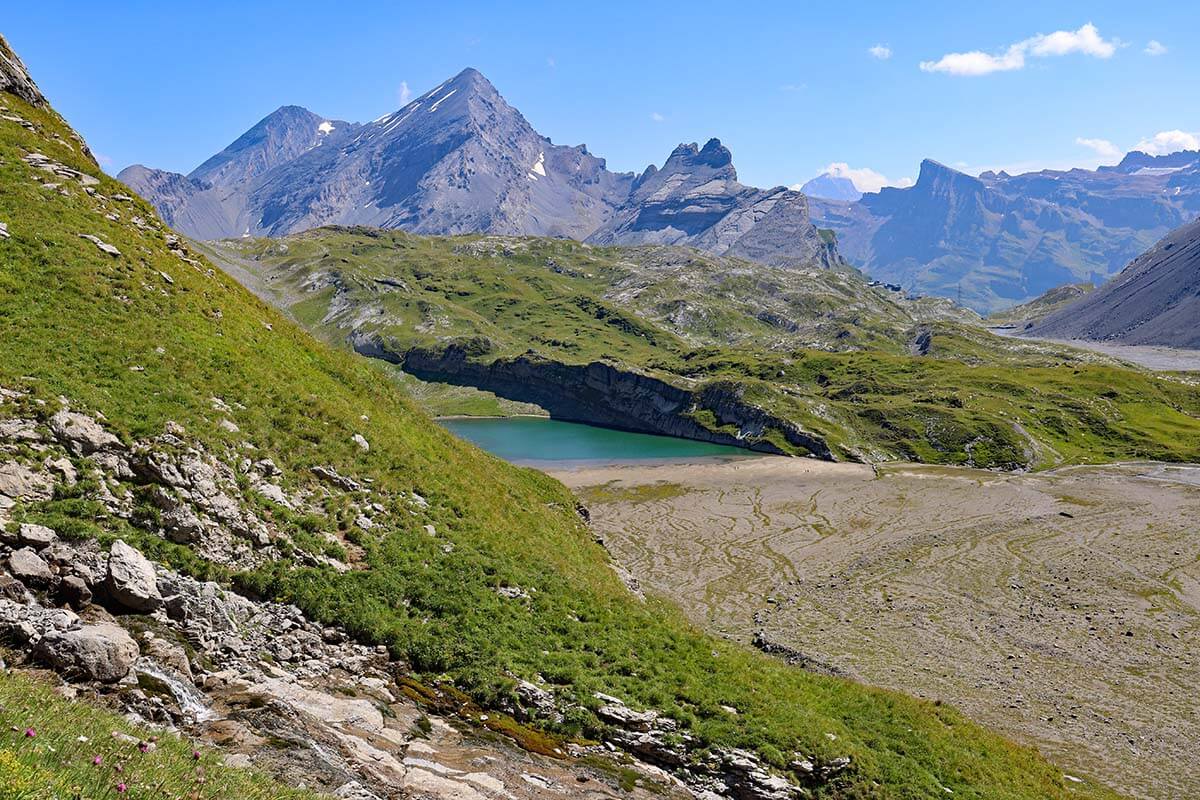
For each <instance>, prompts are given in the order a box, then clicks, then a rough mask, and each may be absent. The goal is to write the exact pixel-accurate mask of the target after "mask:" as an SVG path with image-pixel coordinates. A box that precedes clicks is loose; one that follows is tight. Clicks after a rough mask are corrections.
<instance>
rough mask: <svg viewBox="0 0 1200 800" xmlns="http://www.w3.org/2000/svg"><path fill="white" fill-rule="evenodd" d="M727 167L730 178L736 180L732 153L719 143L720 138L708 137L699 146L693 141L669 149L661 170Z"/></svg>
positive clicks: (717, 168) (691, 170) (718, 168)
mask: <svg viewBox="0 0 1200 800" xmlns="http://www.w3.org/2000/svg"><path fill="white" fill-rule="evenodd" d="M726 168H727V170H728V174H727V175H726V176H725V177H728V178H729V179H730V180H737V172H736V171H734V169H733V153H731V152H730V151H729V148H728V147H726V146H725V145H723V144H721V140H720V139H715V138H714V139H709V140H708V142H706V143H705V145H704V147H703V148H701V147H700V146H699V145H698V144H696V143H695V142H692V143H690V144H681V145H679V146H678V147H676V148H675V149H674V150H672V151H671V155H670V156H669V157H668V158H667V163H665V164H664V165H663V168H662V171H663V172H666V173H672V172H695V171H696V170H698V169H709V170H725V169H726Z"/></svg>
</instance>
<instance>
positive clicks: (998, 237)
mask: <svg viewBox="0 0 1200 800" xmlns="http://www.w3.org/2000/svg"><path fill="white" fill-rule="evenodd" d="M811 207H812V215H813V219H814V221H815V222H816V224H817V225H818V226H819V227H822V228H830V229H833V230H834V231H836V232H837V235H838V246H839V249H840V251H841V253H842V255H843V256H844V257H845V258H846V259H847V260H848V261H850V263H852V264H854V265H855V266H858V267H860V268H861V269H863V270H865V271H866V272H868V273H869V274H870V275H872V276H873V277H876V278H879V279H881V280H885V281H889V282H892V283H898V284H901V285H903V286H904V287H905V288H906V289H908V290H910V291H915V292H918V293H923V294H936V295H940V296H943V297H956V296H958V295H959V293H960V292H961V296H962V299H963V302H964V303H965V304H967V305H968V306H970V307H972V308H974V309H976V310H977V311H980V312H981V313H986V312H988V311H994V310H999V309H1002V308H1004V307H1007V306H1011V305H1014V304H1019V303H1023V302H1026V301H1028V300H1031V299H1033V298H1035V297H1037V296H1038V295H1040V294H1042V293H1043V292H1045V291H1046V290H1048V289H1051V288H1054V287H1056V286H1059V285H1062V284H1067V283H1085V282H1092V283H1096V284H1099V283H1102V282H1103V281H1104V280H1105V279H1107V278H1108V277H1109V276H1110V275H1112V274H1114V273H1115V272H1117V271H1118V270H1120V269H1121V267H1123V266H1124V265H1125V264H1127V263H1128V262H1129V261H1130V260H1131V259H1132V258H1134V257H1135V256H1137V255H1138V254H1139V253H1141V252H1142V251H1144V250H1145V249H1146V248H1147V247H1149V246H1150V245H1151V244H1152V243H1153V242H1154V241H1155V240H1156V239H1158V238H1160V237H1161V236H1162V235H1164V234H1165V233H1166V232H1167V231H1169V230H1171V229H1173V228H1175V227H1177V226H1179V225H1181V224H1183V223H1184V222H1186V221H1188V220H1189V219H1191V218H1192V217H1193V216H1195V215H1196V214H1197V213H1200V153H1196V152H1191V153H1176V154H1174V155H1172V156H1161V157H1154V156H1148V155H1145V154H1144V153H1130V154H1129V155H1128V156H1126V158H1125V159H1124V160H1123V161H1122V162H1121V164H1119V165H1117V166H1114V167H1101V168H1099V169H1097V170H1094V171H1093V170H1083V169H1073V170H1069V171H1065V172H1060V171H1052V170H1043V171H1041V172H1032V173H1026V174H1023V175H1009V174H1007V173H1004V172H999V173H995V172H985V173H983V174H981V175H980V176H979V177H973V176H970V175H966V174H965V173H962V172H959V171H957V170H954V169H952V168H950V167H947V166H944V165H942V164H938V163H937V162H935V161H931V160H926V161H924V162H922V164H921V171H920V176H919V178H918V180H917V183H916V184H915V185H914V186H911V187H908V188H904V189H898V188H892V187H887V188H884V189H882V190H881V191H879V192H877V193H870V194H866V195H863V197H862V199H861V200H858V201H857V202H853V203H845V202H832V201H826V200H814V201H813V202H812V203H811Z"/></svg>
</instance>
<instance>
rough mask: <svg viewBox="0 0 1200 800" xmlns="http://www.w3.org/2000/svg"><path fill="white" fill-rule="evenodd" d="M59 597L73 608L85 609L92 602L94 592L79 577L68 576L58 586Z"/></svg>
mask: <svg viewBox="0 0 1200 800" xmlns="http://www.w3.org/2000/svg"><path fill="white" fill-rule="evenodd" d="M58 596H59V597H61V598H62V599H63V601H64V602H65V603H67V604H68V605H70V606H71V608H83V607H84V606H86V605H88V604H89V603H91V602H92V590H91V589H90V588H89V587H88V585H87V581H85V580H84V579H83V578H81V577H79V576H78V575H68V576H66V577H65V578H63V579H62V581H61V582H60V583H59V585H58Z"/></svg>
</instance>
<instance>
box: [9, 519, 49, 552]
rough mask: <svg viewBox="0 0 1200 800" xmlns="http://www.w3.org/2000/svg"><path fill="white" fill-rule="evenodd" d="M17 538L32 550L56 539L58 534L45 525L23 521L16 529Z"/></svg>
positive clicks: (41, 547) (40, 548) (43, 547)
mask: <svg viewBox="0 0 1200 800" xmlns="http://www.w3.org/2000/svg"><path fill="white" fill-rule="evenodd" d="M17 539H18V540H19V541H20V542H21V544H23V545H27V546H28V547H32V548H33V549H34V550H43V549H45V548H47V547H49V546H50V545H52V544H54V542H56V541H57V540H58V534H57V533H55V532H54V531H53V529H51V528H47V527H46V526H45V525H34V524H32V523H25V524H23V525H22V526H21V527H20V528H19V529H18V531H17Z"/></svg>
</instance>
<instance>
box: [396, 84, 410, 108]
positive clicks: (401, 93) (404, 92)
mask: <svg viewBox="0 0 1200 800" xmlns="http://www.w3.org/2000/svg"><path fill="white" fill-rule="evenodd" d="M396 97H397V98H399V99H400V105H402V106H406V105H408V101H409V100H412V89H409V88H408V81H400V88H399V89H397V90H396Z"/></svg>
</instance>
